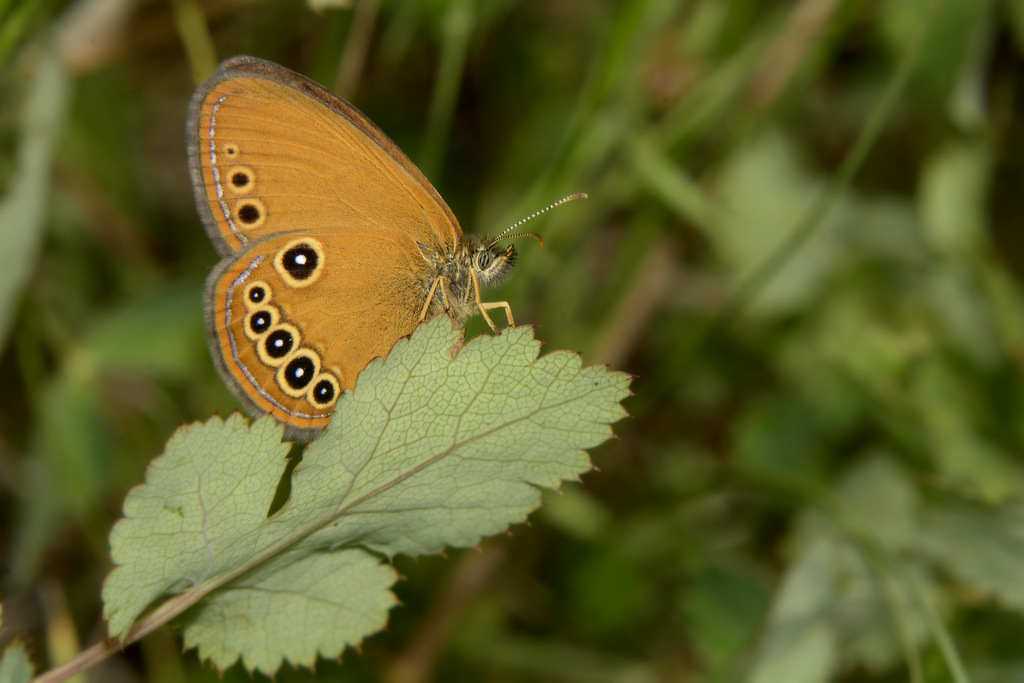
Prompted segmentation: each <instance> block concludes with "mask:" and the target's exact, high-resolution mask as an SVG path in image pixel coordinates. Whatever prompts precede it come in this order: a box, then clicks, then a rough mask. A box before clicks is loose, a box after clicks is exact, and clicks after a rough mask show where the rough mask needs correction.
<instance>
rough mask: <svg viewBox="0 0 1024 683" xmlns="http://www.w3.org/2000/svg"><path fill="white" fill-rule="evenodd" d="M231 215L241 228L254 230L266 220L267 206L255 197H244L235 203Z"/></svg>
mask: <svg viewBox="0 0 1024 683" xmlns="http://www.w3.org/2000/svg"><path fill="white" fill-rule="evenodd" d="M231 217H232V218H234V219H235V223H236V224H237V226H238V227H239V228H240V229H241V230H254V229H256V228H258V227H260V226H261V225H263V223H264V222H266V220H267V207H266V206H264V204H263V202H261V201H260V200H258V199H256V198H255V197H246V198H245V199H239V200H238V201H237V202H236V203H235V206H234V208H233V209H232V210H231Z"/></svg>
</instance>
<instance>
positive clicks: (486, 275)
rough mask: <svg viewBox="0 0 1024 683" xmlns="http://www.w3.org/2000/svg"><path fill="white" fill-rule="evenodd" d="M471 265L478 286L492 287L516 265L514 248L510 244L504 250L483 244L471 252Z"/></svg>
mask: <svg viewBox="0 0 1024 683" xmlns="http://www.w3.org/2000/svg"><path fill="white" fill-rule="evenodd" d="M472 263H473V270H475V271H476V276H477V278H478V279H479V280H480V284H482V285H486V286H487V287H493V286H494V285H496V284H498V283H499V282H501V281H503V280H504V279H505V278H506V277H508V274H509V272H511V270H512V266H514V265H515V264H516V248H515V247H514V246H512V245H511V244H510V245H509V246H508V247H507V248H505V247H501V246H498V245H497V244H495V243H494V242H491V243H490V244H487V243H486V242H485V243H483V244H480V245H479V246H478V247H477V248H476V250H475V251H474V252H473V256H472Z"/></svg>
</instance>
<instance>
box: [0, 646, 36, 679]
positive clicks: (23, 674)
mask: <svg viewBox="0 0 1024 683" xmlns="http://www.w3.org/2000/svg"><path fill="white" fill-rule="evenodd" d="M30 680H32V664H31V663H30V662H29V660H28V652H26V651H25V646H24V645H23V644H22V643H14V644H13V645H10V646H8V647H7V649H6V650H4V654H3V657H2V658H0V683H28V681H30Z"/></svg>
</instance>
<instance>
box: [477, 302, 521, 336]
mask: <svg viewBox="0 0 1024 683" xmlns="http://www.w3.org/2000/svg"><path fill="white" fill-rule="evenodd" d="M489 308H504V309H505V315H506V316H507V317H508V326H509V327H515V326H516V321H515V320H513V319H512V307H511V306H509V305H508V302H507V301H489V302H487V303H483V302H481V303H480V312H481V313H483V314H484V318H486V319H487V322H489V323H490V322H491V319H490V318H489V317H488V316H487V313H486V312H485V311H486V309H489ZM491 328H492V329H493V330H494V331H495V332H497V331H498V328H497V327H495V326H494V323H491Z"/></svg>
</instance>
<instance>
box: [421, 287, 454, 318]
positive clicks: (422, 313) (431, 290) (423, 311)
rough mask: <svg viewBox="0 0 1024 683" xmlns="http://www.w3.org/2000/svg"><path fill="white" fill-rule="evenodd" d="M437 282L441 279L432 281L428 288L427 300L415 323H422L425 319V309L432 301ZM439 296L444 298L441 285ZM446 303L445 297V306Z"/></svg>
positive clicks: (446, 298)
mask: <svg viewBox="0 0 1024 683" xmlns="http://www.w3.org/2000/svg"><path fill="white" fill-rule="evenodd" d="M438 282H441V278H437V279H436V280H434V284H432V285H431V286H430V291H429V292H427V300H426V301H424V302H423V310H422V311H420V319H419V320H417V321H416V322H417V323H421V322H423V320H424V319H425V318H426V317H427V309H429V308H430V302H431V301H433V300H434V292H436V291H437V283H438ZM441 296H444V285H443V284H442V285H441ZM447 303H448V297H445V304H446V305H447Z"/></svg>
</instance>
